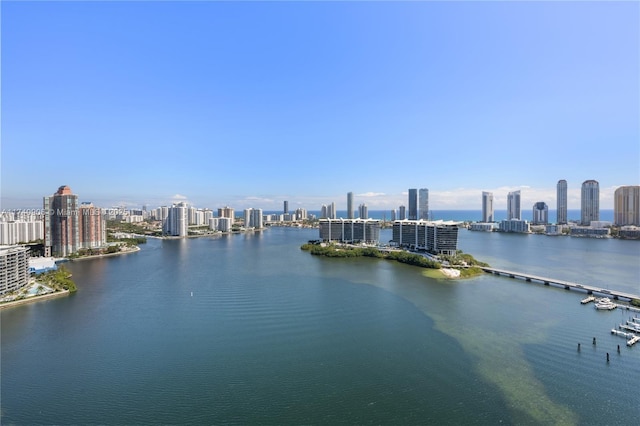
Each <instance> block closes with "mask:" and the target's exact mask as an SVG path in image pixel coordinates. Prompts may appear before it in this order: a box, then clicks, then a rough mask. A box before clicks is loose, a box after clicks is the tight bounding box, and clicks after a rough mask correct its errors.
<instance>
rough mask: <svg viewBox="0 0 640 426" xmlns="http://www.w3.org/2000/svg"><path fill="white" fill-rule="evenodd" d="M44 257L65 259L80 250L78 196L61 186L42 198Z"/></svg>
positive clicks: (65, 186) (66, 187)
mask: <svg viewBox="0 0 640 426" xmlns="http://www.w3.org/2000/svg"><path fill="white" fill-rule="evenodd" d="M43 204H44V206H43V208H44V213H45V216H44V250H45V256H51V255H54V256H58V257H65V256H68V255H70V254H72V253H75V252H77V251H78V249H79V248H80V232H79V229H80V227H79V223H78V222H79V221H78V196H77V195H75V194H73V193H72V192H71V188H69V187H68V186H67V185H62V186H60V187H59V188H58V191H56V193H55V194H53V195H52V196H50V197H44V199H43Z"/></svg>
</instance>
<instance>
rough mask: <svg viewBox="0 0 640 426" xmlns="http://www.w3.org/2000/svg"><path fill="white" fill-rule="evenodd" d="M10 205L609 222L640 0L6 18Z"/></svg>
mask: <svg viewBox="0 0 640 426" xmlns="http://www.w3.org/2000/svg"><path fill="white" fill-rule="evenodd" d="M0 7H1V19H2V29H1V31H2V46H1V47H2V50H1V55H2V58H1V59H2V62H1V68H2V87H1V89H2V147H1V154H2V157H1V165H2V170H1V178H2V181H1V190H2V208H20V207H33V206H39V205H40V204H41V203H42V196H44V195H50V194H52V193H53V192H55V190H56V189H57V187H58V186H60V185H63V184H66V185H69V186H70V187H71V188H72V190H73V191H74V192H75V193H77V194H79V195H80V199H81V201H93V202H94V203H96V204H98V205H101V206H103V207H108V206H112V205H115V204H125V205H131V206H141V205H142V204H148V205H149V206H151V207H152V206H157V205H161V204H166V203H170V202H171V201H172V200H178V199H187V200H188V201H189V202H191V203H193V204H194V205H196V206H198V207H210V208H217V207H221V206H223V205H230V206H232V207H236V208H245V207H256V208H263V209H266V210H270V209H280V208H281V207H282V201H283V200H288V201H289V205H290V208H296V207H298V206H300V207H304V208H307V209H309V210H317V209H319V207H320V205H321V204H324V203H329V202H331V201H335V202H336V204H337V207H338V209H344V208H346V193H347V192H349V191H352V192H354V194H356V196H355V203H356V205H358V204H360V203H366V204H367V205H368V206H369V208H370V209H390V208H397V206H398V205H400V204H406V202H407V201H406V192H407V189H408V188H422V187H426V188H429V190H430V207H431V209H433V210H441V209H480V207H481V204H480V203H481V192H482V191H483V190H486V191H493V192H494V194H495V202H496V208H498V209H500V208H506V193H507V192H508V191H510V190H514V189H521V191H522V203H523V208H528V207H526V206H529V205H532V204H533V203H534V202H536V201H545V202H547V203H548V204H549V206H550V208H555V202H556V201H555V186H556V182H557V181H558V180H559V179H566V180H567V181H568V184H569V208H579V204H580V198H579V197H580V194H579V193H580V185H581V183H582V182H583V181H584V180H587V179H596V180H598V181H599V182H600V190H601V208H603V209H606V208H612V206H613V204H612V197H613V191H614V189H615V188H616V187H617V186H620V185H638V184H640V84H639V80H640V77H639V76H640V66H639V65H640V29H639V28H640V6H639V4H638V3H637V2H613V3H612V2H448V3H446V2H401V3H393V2H263V3H261V2H241V3H232V2H190V3H180V2H97V3H96V2H59V3H58V2H11V1H3V2H2V3H1V5H0Z"/></svg>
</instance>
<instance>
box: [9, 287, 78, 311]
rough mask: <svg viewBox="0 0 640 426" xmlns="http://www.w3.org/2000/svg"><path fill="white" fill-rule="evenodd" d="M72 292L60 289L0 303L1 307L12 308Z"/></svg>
mask: <svg viewBox="0 0 640 426" xmlns="http://www.w3.org/2000/svg"><path fill="white" fill-rule="evenodd" d="M70 294H71V292H70V291H69V290H60V291H56V292H53V293H47V294H41V295H39V296H30V297H25V298H24V299H20V300H13V301H11V302H4V303H1V304H0V309H5V308H11V307H14V306H20V305H25V304H27V303H32V302H39V301H42V300H48V299H53V298H56V297H60V296H68V295H70Z"/></svg>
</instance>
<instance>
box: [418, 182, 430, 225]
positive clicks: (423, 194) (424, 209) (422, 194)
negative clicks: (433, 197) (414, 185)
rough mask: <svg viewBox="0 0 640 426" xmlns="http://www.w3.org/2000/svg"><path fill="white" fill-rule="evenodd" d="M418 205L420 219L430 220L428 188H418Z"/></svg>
mask: <svg viewBox="0 0 640 426" xmlns="http://www.w3.org/2000/svg"><path fill="white" fill-rule="evenodd" d="M418 205H419V207H418V212H419V214H420V219H422V220H429V190H428V189H427V188H420V189H419V190H418Z"/></svg>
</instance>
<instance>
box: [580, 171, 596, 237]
mask: <svg viewBox="0 0 640 426" xmlns="http://www.w3.org/2000/svg"><path fill="white" fill-rule="evenodd" d="M592 220H595V221H598V220H600V186H599V184H598V181H595V180H585V181H584V182H583V183H582V194H581V198H580V224H581V225H583V226H588V225H589V224H590V223H591V221H592Z"/></svg>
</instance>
